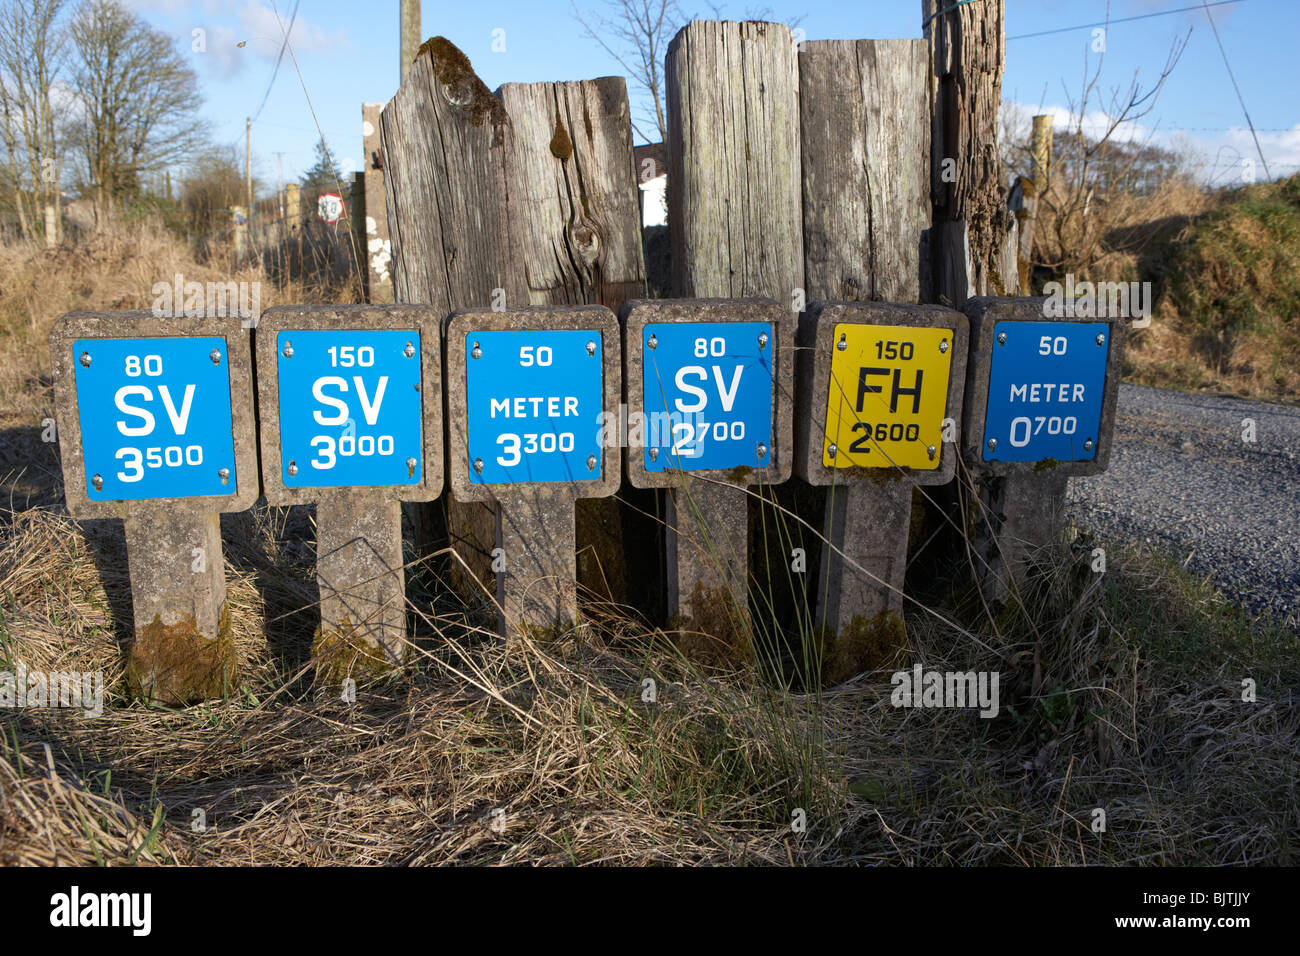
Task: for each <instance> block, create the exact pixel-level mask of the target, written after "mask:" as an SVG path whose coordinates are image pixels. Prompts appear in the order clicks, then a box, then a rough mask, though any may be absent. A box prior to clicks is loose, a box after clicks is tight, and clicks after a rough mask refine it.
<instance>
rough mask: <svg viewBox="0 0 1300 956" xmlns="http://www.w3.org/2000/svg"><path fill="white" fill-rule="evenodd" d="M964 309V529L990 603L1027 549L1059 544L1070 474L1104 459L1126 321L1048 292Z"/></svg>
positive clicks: (1000, 598)
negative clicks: (972, 477) (971, 480)
mask: <svg viewBox="0 0 1300 956" xmlns="http://www.w3.org/2000/svg"><path fill="white" fill-rule="evenodd" d="M964 310H965V312H966V315H967V316H968V318H969V319H970V336H971V347H970V362H969V371H968V374H967V377H966V400H965V417H966V424H965V427H964V429H963V437H962V444H963V456H964V458H965V460H966V462H967V464H968V465H969V467H970V468H971V470H972V471H974V472H976V473H977V478H976V486H977V487H976V490H977V492H978V497H977V499H976V500H975V501H974V502H973V503H974V504H975V505H976V507H974V508H972V511H973V513H972V515H971V517H970V520H971V522H972V524H973V527H971V528H970V529H968V530H969V533H970V535H971V539H972V548H973V550H974V552H975V560H976V567H975V568H974V571H975V576H976V579H977V581H978V583H979V584H980V587H981V590H982V593H983V595H984V598H985V600H987V601H988V602H989V603H990V605H998V604H1002V603H1005V602H1006V601H1007V600H1009V599H1011V598H1013V597H1014V596H1016V594H1017V591H1018V589H1019V588H1020V587H1021V586H1022V585H1023V584H1024V583H1025V580H1026V577H1025V574H1026V570H1027V568H1028V565H1029V562H1030V561H1031V560H1032V559H1033V558H1034V556H1035V553H1036V552H1038V551H1040V550H1043V549H1050V548H1052V547H1054V546H1056V545H1057V544H1058V543H1059V542H1060V538H1061V534H1062V531H1063V528H1064V513H1065V486H1066V480H1067V478H1068V477H1069V476H1072V475H1092V474H1096V473H1098V472H1100V471H1103V470H1105V468H1106V464H1107V462H1108V461H1109V458H1110V443H1111V434H1112V431H1113V429H1114V425H1115V403H1116V398H1117V396H1118V394H1119V379H1120V369H1121V363H1122V358H1123V340H1124V322H1125V319H1124V318H1123V317H1119V316H1110V317H1093V315H1092V313H1093V312H1094V311H1096V310H1095V309H1093V308H1088V309H1087V310H1086V314H1085V311H1084V310H1083V309H1080V310H1078V312H1076V310H1075V303H1074V302H1073V301H1070V302H1060V301H1054V300H1052V299H1050V298H1048V299H1045V298H992V297H977V298H973V299H970V300H969V301H968V302H967V303H966V305H965V307H964ZM1103 311H1104V310H1103ZM1076 316H1077V318H1076Z"/></svg>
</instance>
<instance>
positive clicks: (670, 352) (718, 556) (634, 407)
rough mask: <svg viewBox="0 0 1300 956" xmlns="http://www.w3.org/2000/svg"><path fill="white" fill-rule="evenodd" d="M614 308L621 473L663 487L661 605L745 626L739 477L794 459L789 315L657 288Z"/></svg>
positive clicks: (777, 469) (781, 473)
mask: <svg viewBox="0 0 1300 956" xmlns="http://www.w3.org/2000/svg"><path fill="white" fill-rule="evenodd" d="M621 319H622V322H623V326H624V337H625V341H626V346H625V348H626V361H627V373H628V381H627V408H628V435H627V438H628V445H629V450H628V480H629V481H630V482H631V484H632V485H633V486H635V487H637V488H667V489H669V491H668V495H667V515H666V524H667V526H668V534H667V539H666V545H667V552H668V553H667V562H666V563H667V575H668V579H667V582H666V583H667V593H668V616H669V617H670V618H677V619H682V620H684V622H685V623H684V625H683V626H684V628H685V629H689V628H690V627H692V626H694V625H702V624H705V623H707V625H708V627H709V630H710V632H712V633H715V634H718V635H720V636H721V637H723V638H724V640H725V639H727V638H728V637H729V636H731V635H732V634H733V632H734V634H735V636H736V637H740V636H741V634H743V632H744V631H745V629H746V621H747V617H748V594H747V590H748V589H747V586H746V585H747V580H748V572H749V568H748V540H747V529H748V518H747V513H748V499H749V492H748V491H746V486H747V485H749V484H751V483H754V482H760V481H761V482H766V483H771V484H776V483H778V482H781V481H784V480H785V479H787V478H788V477H789V476H790V470H791V467H792V466H791V459H790V453H789V449H790V447H791V421H790V407H791V392H792V385H793V376H794V321H793V316H792V315H791V314H790V312H789V311H788V310H786V309H785V308H784V307H783V306H781V305H780V304H779V303H777V302H775V301H773V300H771V299H656V300H639V301H634V302H629V303H626V304H625V305H624V306H623V308H622V310H621ZM702 617H706V618H707V621H704V620H702V619H701V618H702ZM692 622H693V624H692ZM729 646H735V647H744V646H746V643H745V641H744V640H735V641H730V642H729Z"/></svg>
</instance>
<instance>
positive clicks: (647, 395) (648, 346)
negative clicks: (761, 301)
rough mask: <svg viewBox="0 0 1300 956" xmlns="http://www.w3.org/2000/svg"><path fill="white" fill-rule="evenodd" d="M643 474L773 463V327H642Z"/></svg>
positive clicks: (681, 324)
mask: <svg viewBox="0 0 1300 956" xmlns="http://www.w3.org/2000/svg"><path fill="white" fill-rule="evenodd" d="M642 339H643V345H644V351H643V352H642V355H643V364H642V368H643V370H644V381H643V382H642V402H643V406H642V407H643V408H644V409H645V413H646V442H645V445H646V447H645V453H644V455H645V469H646V471H666V470H668V469H678V470H681V471H703V470H712V469H730V468H736V467H740V466H745V467H749V468H762V467H766V466H767V465H769V464H771V449H772V367H773V358H772V356H773V354H774V353H775V351H776V344H775V334H774V330H773V326H772V323H770V322H663V323H652V324H648V325H646V326H645V329H644V331H643V333H642Z"/></svg>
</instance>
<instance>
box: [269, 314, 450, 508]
mask: <svg viewBox="0 0 1300 956" xmlns="http://www.w3.org/2000/svg"><path fill="white" fill-rule="evenodd" d="M275 345H276V375H277V379H278V382H279V414H280V469H281V477H282V480H283V482H284V485H285V487H287V488H304V487H307V488H317V487H343V486H349V487H372V486H389V485H416V484H419V483H420V476H421V471H422V468H423V466H424V462H423V454H422V450H423V445H422V440H423V423H422V421H421V415H420V408H421V402H420V388H421V381H420V335H419V333H418V332H417V331H415V330H414V329H409V330H407V329H401V330H392V329H385V330H378V329H375V330H339V331H334V330H329V331H326V330H319V329H313V330H307V329H300V330H284V331H281V332H280V333H279V334H278V335H277V336H276V343H275Z"/></svg>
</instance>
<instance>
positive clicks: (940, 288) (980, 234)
mask: <svg viewBox="0 0 1300 956" xmlns="http://www.w3.org/2000/svg"><path fill="white" fill-rule="evenodd" d="M1003 14H1004V0H982V2H980V3H964V4H958V3H953V2H951V0H921V23H922V30H923V33H924V35H925V38H926V40H927V42H928V43H929V50H930V62H931V80H930V82H931V87H930V90H931V97H932V103H933V108H932V109H931V111H930V115H931V118H932V120H933V148H932V149H931V151H930V174H931V197H932V199H933V201H934V228H933V232H932V237H931V241H930V254H931V256H932V270H933V294H934V297H935V298H936V299H937V300H938V301H940V302H945V303H946V304H948V305H951V306H952V307H953V308H961V305H962V303H963V302H965V301H966V299H968V298H969V297H970V296H973V295H1014V294H1015V293H1016V292H1018V291H1019V270H1018V269H1017V268H1016V249H1017V243H1018V239H1017V229H1016V221H1015V218H1014V217H1013V216H1012V214H1011V212H1010V211H1009V210H1008V209H1007V204H1006V185H1005V183H1004V180H1003V173H1002V162H1001V158H1000V157H999V154H998V148H997V134H998V110H999V109H1000V108H1001V105H1002V69H1003V63H1004V61H1005V58H1006V31H1005V30H1004V29H1003V19H1004V16H1003Z"/></svg>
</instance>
